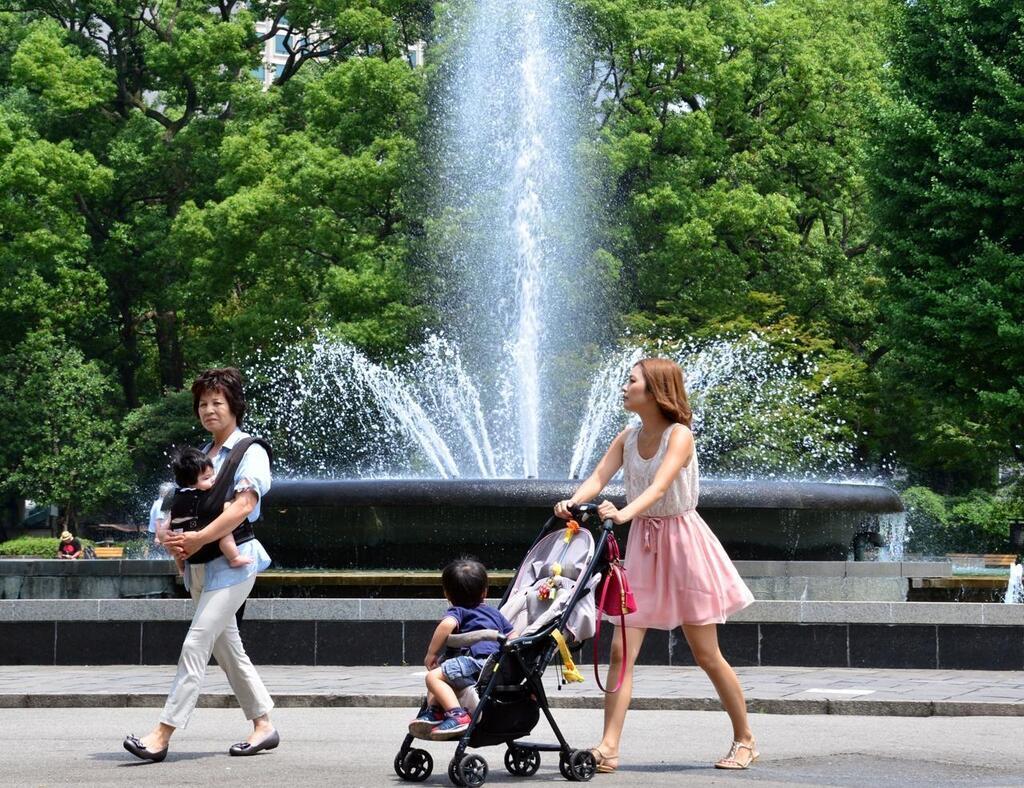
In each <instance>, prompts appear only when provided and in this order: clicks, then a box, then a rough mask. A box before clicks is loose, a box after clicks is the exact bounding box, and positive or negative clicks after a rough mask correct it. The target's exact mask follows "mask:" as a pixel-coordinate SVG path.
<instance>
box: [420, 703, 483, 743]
mask: <svg viewBox="0 0 1024 788" xmlns="http://www.w3.org/2000/svg"><path fill="white" fill-rule="evenodd" d="M472 721H473V718H472V717H471V716H469V712H468V711H466V710H465V709H463V708H458V709H452V710H451V711H446V712H445V713H444V721H443V722H442V723H441V724H440V725H438V726H437V727H436V728H434V730H433V731H432V732H431V734H430V738H431V739H433V740H434V741H447V740H448V739H457V738H459V737H460V736H461V735H462V734H463V733H464V732H465V730H466V728H468V727H469V723H470V722H472Z"/></svg>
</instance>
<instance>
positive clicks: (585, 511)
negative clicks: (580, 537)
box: [569, 503, 615, 531]
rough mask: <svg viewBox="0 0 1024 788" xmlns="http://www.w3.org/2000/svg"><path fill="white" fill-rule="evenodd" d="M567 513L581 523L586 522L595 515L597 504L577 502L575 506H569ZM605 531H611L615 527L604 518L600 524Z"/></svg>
mask: <svg viewBox="0 0 1024 788" xmlns="http://www.w3.org/2000/svg"><path fill="white" fill-rule="evenodd" d="M569 513H570V514H571V515H572V516H573V517H574V518H575V519H576V520H579V521H580V522H581V523H586V522H587V521H588V520H590V519H591V518H592V517H597V516H598V514H597V504H596V503H578V504H576V505H575V506H572V507H570V508H569ZM602 527H603V528H604V529H605V530H606V531H611V530H612V528H614V527H615V523H613V522H612V521H611V520H605V521H604V523H603V526H602Z"/></svg>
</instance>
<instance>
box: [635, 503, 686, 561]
mask: <svg viewBox="0 0 1024 788" xmlns="http://www.w3.org/2000/svg"><path fill="white" fill-rule="evenodd" d="M692 511H693V509H689V510H688V511H687V512H683V514H687V513H688V512H692ZM681 516H682V515H679V514H672V515H666V516H663V517H637V518H636V520H634V521H633V524H634V525H639V526H640V527H641V528H643V529H644V550H647V551H648V552H652V553H657V552H658V541H657V539H655V540H653V542H652V539H651V537H652V536H656V535H657V531H658V529H659V528H661V526H663V525H666V524H667V523H668V522H669V521H670V520H674V519H676V518H677V517H681Z"/></svg>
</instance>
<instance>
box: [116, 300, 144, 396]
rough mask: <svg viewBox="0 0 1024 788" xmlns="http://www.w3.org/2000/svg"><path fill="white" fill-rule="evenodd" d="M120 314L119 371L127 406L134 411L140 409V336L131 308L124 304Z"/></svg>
mask: <svg viewBox="0 0 1024 788" xmlns="http://www.w3.org/2000/svg"><path fill="white" fill-rule="evenodd" d="M120 313H121V326H120V329H119V331H118V333H119V334H120V336H121V352H120V353H118V357H117V371H118V375H119V376H120V378H121V389H122V391H124V402H125V405H126V406H127V407H128V408H129V409H132V408H137V407H139V387H138V384H137V383H136V381H135V375H136V373H137V372H138V369H139V335H138V332H137V331H136V325H135V320H134V318H133V316H132V312H131V307H130V306H129V305H128V304H124V303H122V304H121V307H120Z"/></svg>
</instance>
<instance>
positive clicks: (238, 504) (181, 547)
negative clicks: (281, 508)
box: [164, 490, 259, 558]
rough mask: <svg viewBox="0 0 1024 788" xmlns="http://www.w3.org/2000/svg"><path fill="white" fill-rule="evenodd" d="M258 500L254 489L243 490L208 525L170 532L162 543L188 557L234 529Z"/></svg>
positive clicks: (249, 512)
mask: <svg viewBox="0 0 1024 788" xmlns="http://www.w3.org/2000/svg"><path fill="white" fill-rule="evenodd" d="M258 501H259V498H258V496H257V495H256V492H255V490H243V491H242V492H240V493H238V495H236V496H235V498H234V500H233V501H231V502H230V503H229V504H228V505H227V507H226V508H225V509H224V511H223V512H221V513H220V514H219V515H217V518H216V519H215V520H213V522H211V523H210V524H209V525H207V526H205V527H204V528H200V529H199V530H198V531H185V532H183V533H180V534H178V533H173V532H171V533H169V534H167V536H166V537H165V539H164V544H166V545H167V547H168V548H170V549H171V550H173V551H174V552H175V553H176V554H178V555H180V556H181V557H182V558H188V557H189V556H190V555H192V554H193V553H195V552H196V550H198V549H199V548H200V547H202V546H203V545H204V544H209V543H210V542H216V541H217V540H218V539H220V538H221V537H222V536H225V535H226V534H229V533H231V532H232V531H233V530H235V528H237V527H238V526H239V525H241V524H242V523H243V522H244V521H245V519H246V518H247V517H248V516H249V515H250V514H251V513H252V510H253V509H255V508H256V503H257V502H258Z"/></svg>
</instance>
